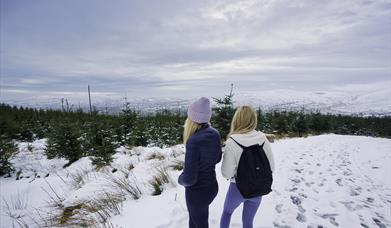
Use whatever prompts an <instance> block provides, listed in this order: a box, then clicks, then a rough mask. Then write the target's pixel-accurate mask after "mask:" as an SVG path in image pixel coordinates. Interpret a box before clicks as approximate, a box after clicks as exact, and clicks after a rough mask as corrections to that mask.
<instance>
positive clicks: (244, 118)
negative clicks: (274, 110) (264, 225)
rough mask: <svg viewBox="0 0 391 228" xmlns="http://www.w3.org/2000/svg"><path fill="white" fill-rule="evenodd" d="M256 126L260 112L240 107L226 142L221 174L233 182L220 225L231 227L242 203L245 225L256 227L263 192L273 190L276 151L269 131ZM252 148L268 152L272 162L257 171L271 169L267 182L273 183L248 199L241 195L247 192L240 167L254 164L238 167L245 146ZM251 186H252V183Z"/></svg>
mask: <svg viewBox="0 0 391 228" xmlns="http://www.w3.org/2000/svg"><path fill="white" fill-rule="evenodd" d="M256 127H257V115H256V113H255V112H254V111H253V110H252V108H251V107H249V106H242V107H239V108H238V109H237V110H236V112H235V114H234V117H233V119H232V122H231V130H230V133H229V134H228V139H227V141H226V144H225V148H224V155H223V163H222V166H221V173H222V175H223V177H225V178H226V179H229V180H230V181H231V183H230V185H229V188H228V192H227V195H226V198H225V202H224V210H223V214H222V216H221V220H220V228H228V227H229V224H230V221H231V216H232V213H233V212H234V210H235V209H236V208H237V207H238V206H239V205H240V204H241V203H243V213H242V223H243V228H252V227H253V221H254V216H255V214H256V212H257V210H258V207H259V205H260V203H261V199H262V196H261V195H263V194H267V193H268V192H270V191H271V189H270V186H271V182H272V175H271V174H272V172H273V171H274V160H273V154H272V151H271V148H270V143H269V141H268V140H267V138H266V136H265V134H264V133H262V132H260V131H256V130H255V128H256ZM257 145H260V146H257ZM250 147H251V148H252V149H253V150H256V149H259V150H260V149H261V148H262V149H263V151H264V152H262V154H265V155H266V156H264V155H263V156H264V160H267V161H268V162H264V165H263V166H264V167H256V168H255V169H257V170H258V169H262V171H264V170H266V171H268V170H269V171H268V172H270V171H271V172H270V174H269V175H270V178H269V179H271V180H269V182H268V183H267V184H266V185H268V184H269V186H266V189H267V188H269V190H268V191H267V190H266V192H264V193H260V194H256V195H257V196H254V197H251V198H248V197H244V196H243V194H241V192H244V191H243V188H242V189H241V190H242V191H240V190H239V188H238V186H237V183H236V180H239V179H237V171H238V168H240V170H243V171H244V172H246V169H250V168H249V167H251V164H250V165H249V166H248V167H243V166H245V165H246V164H244V165H242V167H238V166H239V161H240V159H241V156H242V153H243V151H244V150H245V148H250ZM248 152H249V151H246V153H248ZM259 154H261V153H259ZM242 160H243V159H242ZM250 161H251V160H250ZM241 162H243V161H241ZM267 163H268V164H267ZM243 171H242V172H243ZM266 171H264V172H266ZM241 184H242V183H241ZM250 188H252V187H251V186H250ZM261 192H262V190H261Z"/></svg>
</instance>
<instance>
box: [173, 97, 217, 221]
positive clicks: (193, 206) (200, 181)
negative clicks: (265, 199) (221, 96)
mask: <svg viewBox="0 0 391 228" xmlns="http://www.w3.org/2000/svg"><path fill="white" fill-rule="evenodd" d="M211 115H212V111H211V107H210V101H209V99H208V98H205V97H202V98H200V99H199V100H197V101H195V102H194V103H192V104H191V105H190V107H189V109H188V111H187V116H188V117H187V119H186V122H185V126H184V132H183V143H184V144H185V145H186V154H185V166H184V169H183V172H182V174H181V175H180V176H179V178H178V182H179V184H181V185H183V186H184V187H185V188H186V189H185V196H186V206H187V210H188V211H189V227H190V228H208V217H209V205H210V204H211V203H212V201H213V200H214V198H215V197H216V195H217V192H218V185H217V180H216V172H215V165H216V164H217V163H218V162H220V160H221V156H222V152H221V137H220V134H219V132H218V131H217V130H216V129H214V128H212V127H210V125H209V121H210V117H211Z"/></svg>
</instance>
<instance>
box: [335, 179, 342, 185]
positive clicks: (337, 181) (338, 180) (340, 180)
mask: <svg viewBox="0 0 391 228" xmlns="http://www.w3.org/2000/svg"><path fill="white" fill-rule="evenodd" d="M335 183H337V184H338V186H343V185H342V179H341V178H338V179H336V180H335Z"/></svg>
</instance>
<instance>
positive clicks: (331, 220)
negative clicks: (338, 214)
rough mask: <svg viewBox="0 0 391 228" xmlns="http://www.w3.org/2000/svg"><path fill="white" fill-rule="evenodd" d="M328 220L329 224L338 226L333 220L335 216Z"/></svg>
mask: <svg viewBox="0 0 391 228" xmlns="http://www.w3.org/2000/svg"><path fill="white" fill-rule="evenodd" d="M329 222H330V223H331V224H333V225H334V226H339V224H338V222H337V221H335V217H330V218H329Z"/></svg>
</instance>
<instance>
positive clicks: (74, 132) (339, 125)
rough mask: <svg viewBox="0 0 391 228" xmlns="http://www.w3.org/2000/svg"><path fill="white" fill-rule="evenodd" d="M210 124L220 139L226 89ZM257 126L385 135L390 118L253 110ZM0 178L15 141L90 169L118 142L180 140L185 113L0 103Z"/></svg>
mask: <svg viewBox="0 0 391 228" xmlns="http://www.w3.org/2000/svg"><path fill="white" fill-rule="evenodd" d="M214 100H215V102H216V106H215V107H214V108H213V116H212V120H211V123H212V126H213V127H215V128H217V129H218V130H219V131H220V133H221V136H222V140H224V139H225V138H226V136H227V134H228V132H229V126H230V121H231V119H232V116H233V114H234V111H235V108H234V102H233V94H232V91H231V93H230V94H229V95H226V96H225V97H224V98H215V99H214ZM256 112H257V116H258V127H257V128H258V129H259V130H261V131H263V132H265V133H273V134H278V135H284V136H299V137H300V136H305V135H308V134H322V133H336V134H349V135H352V134H353V135H366V136H377V137H387V138H390V137H391V124H390V123H391V121H390V120H391V117H390V116H386V117H375V116H369V117H361V116H346V115H332V114H322V113H320V112H307V111H305V110H304V109H302V110H300V111H281V110H273V111H263V110H262V109H261V108H256ZM0 117H1V118H0V176H1V175H6V174H9V173H10V172H12V171H13V170H12V166H11V164H10V163H9V159H10V157H11V156H12V154H13V153H14V152H15V151H16V148H15V141H33V140H35V139H42V138H47V139H48V141H47V147H46V155H47V157H48V158H55V157H63V158H66V159H67V160H68V161H69V162H68V164H67V165H70V164H71V163H73V162H75V161H77V160H78V159H79V158H81V157H84V156H91V160H92V162H93V164H94V165H96V167H98V168H99V167H102V166H105V165H107V164H110V162H111V160H112V155H113V154H114V153H115V149H116V148H118V147H119V146H125V147H129V148H131V147H134V146H159V147H163V146H171V145H176V144H180V143H181V142H182V131H183V123H184V121H185V119H186V113H185V112H183V111H179V110H178V111H173V110H167V109H162V110H158V111H156V112H155V113H153V114H148V115H145V114H144V115H143V114H141V113H140V112H138V111H137V110H134V109H132V108H131V107H130V104H129V103H125V104H124V107H123V109H122V111H121V112H120V113H119V114H116V115H114V114H112V115H109V114H101V113H99V112H97V111H96V110H95V111H94V112H92V113H86V112H84V111H83V110H81V109H76V110H72V109H67V110H50V109H49V110H43V109H34V108H25V107H16V106H10V105H8V104H0Z"/></svg>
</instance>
